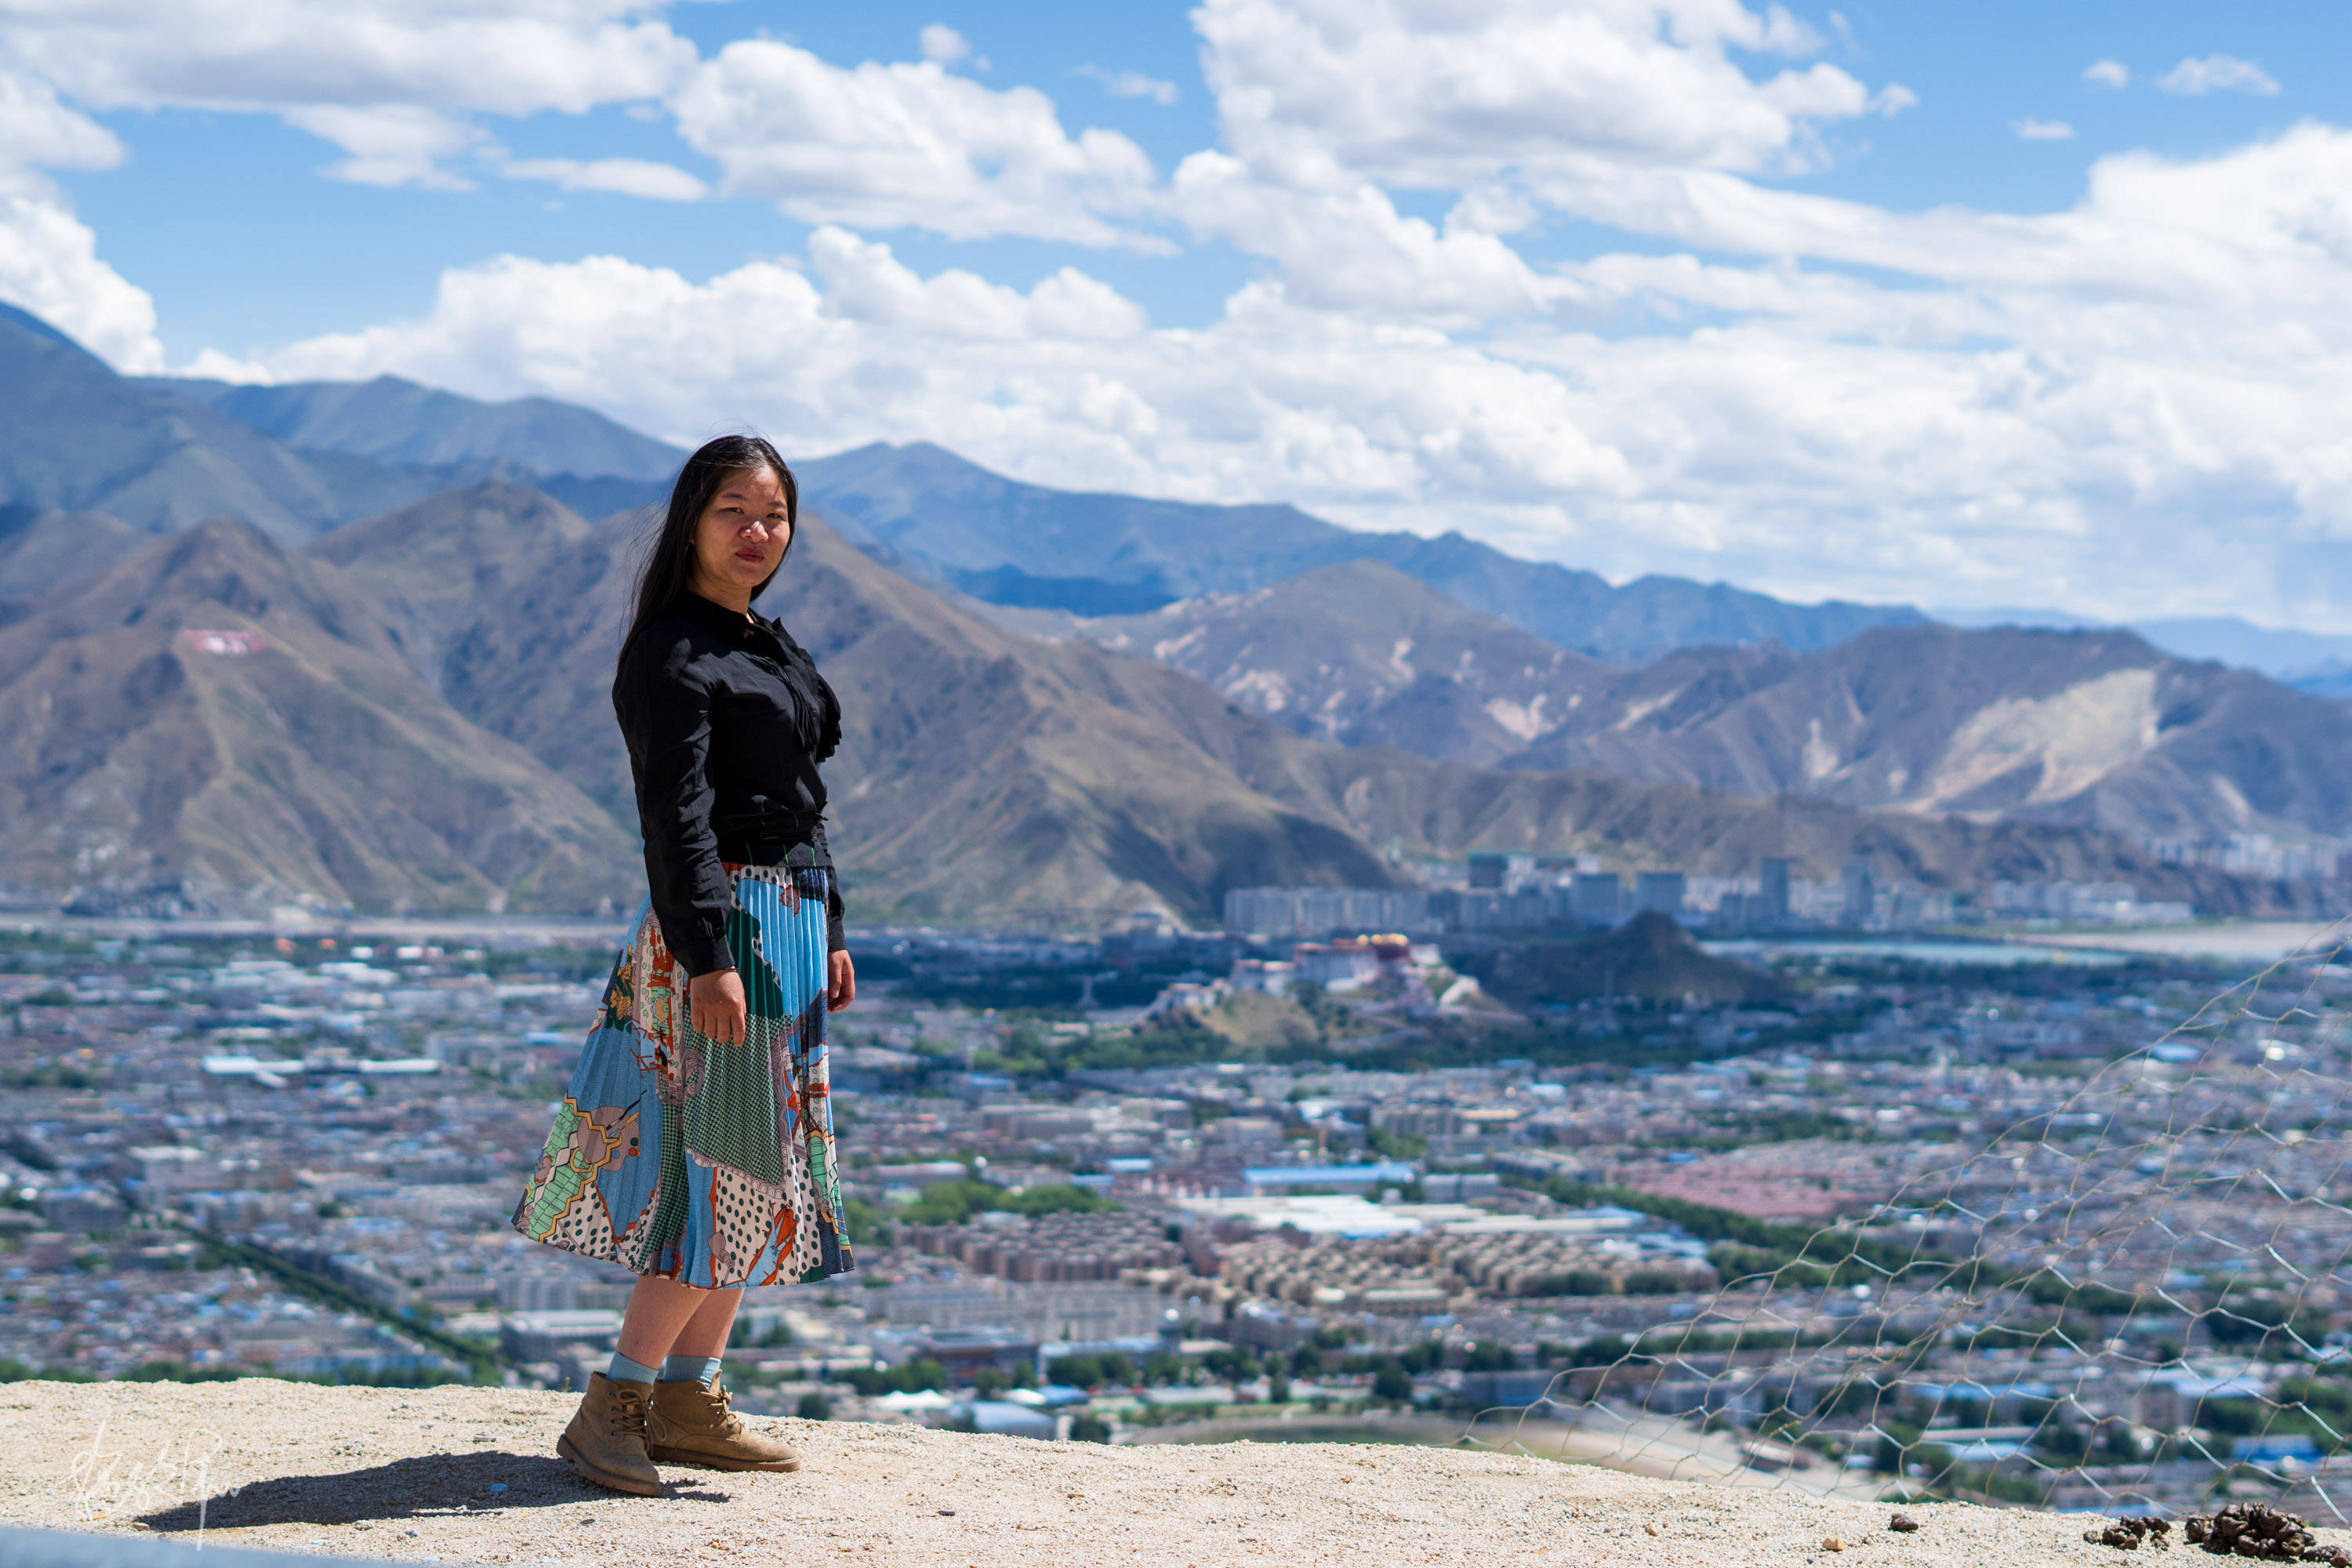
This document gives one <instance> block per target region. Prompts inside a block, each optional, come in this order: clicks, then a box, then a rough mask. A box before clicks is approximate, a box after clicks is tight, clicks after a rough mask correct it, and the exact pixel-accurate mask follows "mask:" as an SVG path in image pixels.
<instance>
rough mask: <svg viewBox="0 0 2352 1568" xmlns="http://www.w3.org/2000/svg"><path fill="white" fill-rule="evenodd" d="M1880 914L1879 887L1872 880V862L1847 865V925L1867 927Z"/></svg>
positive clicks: (1858, 861)
mask: <svg viewBox="0 0 2352 1568" xmlns="http://www.w3.org/2000/svg"><path fill="white" fill-rule="evenodd" d="M1877 913H1878V887H1877V884H1876V883H1874V882H1873V881H1872V880H1871V877H1870V862H1869V861H1867V860H1849V861H1847V862H1846V863H1845V910H1844V914H1845V923H1846V924H1847V925H1849V926H1866V925H1868V924H1869V923H1870V922H1871V921H1872V919H1873V918H1874V916H1876V914H1877Z"/></svg>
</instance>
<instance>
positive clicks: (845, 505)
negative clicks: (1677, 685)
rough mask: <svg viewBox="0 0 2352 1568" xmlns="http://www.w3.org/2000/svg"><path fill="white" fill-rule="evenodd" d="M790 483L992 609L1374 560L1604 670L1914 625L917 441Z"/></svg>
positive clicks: (1168, 591)
mask: <svg viewBox="0 0 2352 1568" xmlns="http://www.w3.org/2000/svg"><path fill="white" fill-rule="evenodd" d="M794 472H795V473H797V474H798V475H799V476H800V479H801V484H802V487H803V494H804V495H806V496H807V497H808V498H809V499H810V500H811V501H812V502H813V503H814V504H815V505H816V506H817V507H819V508H821V509H822V510H824V514H825V516H826V517H828V518H830V519H832V520H833V521H835V524H836V525H837V526H838V527H839V528H840V529H841V530H842V531H843V532H844V533H845V534H846V535H847V536H848V537H849V538H850V539H851V540H852V541H853V542H856V543H857V544H858V545H859V546H860V547H861V548H863V549H865V550H866V551H867V552H869V553H872V554H873V555H875V556H876V558H877V559H878V560H881V561H883V562H885V563H887V564H889V565H891V566H894V567H897V568H898V569H899V570H900V571H903V572H906V573H908V574H910V575H914V576H917V577H920V578H924V579H927V580H929V581H931V582H934V583H940V584H947V585H949V586H951V587H954V588H957V589H959V590H961V591H962V592H963V593H965V594H968V595H971V596H972V597H974V598H978V599H982V600H985V601H988V602H990V603H992V604H998V605H1018V606H1023V607H1028V608H1035V609H1048V610H1062V611H1067V612H1071V613H1073V614H1076V615H1083V616H1099V615H1109V614H1122V613H1131V612H1134V611H1139V610H1149V609H1153V608H1157V607H1159V606H1160V605H1165V604H1168V603H1169V602H1171V601H1172V600H1177V599H1183V598H1190V597H1192V596H1194V595H1202V594H1230V593H1247V592H1249V591H1251V590H1253V589H1258V588H1265V587H1270V586H1272V585H1273V584H1276V583H1279V582H1283V581H1285V580H1286V579H1288V578H1291V577H1295V576H1297V575H1298V574H1300V573H1303V572H1309V571H1312V570H1314V569H1315V568H1317V567H1320V566H1328V565H1334V564H1337V563H1340V562H1346V561H1379V562H1384V563H1387V564H1389V565H1391V566H1393V567H1395V568H1396V569H1397V570H1398V571H1400V572H1402V573H1403V574H1406V575H1407V576H1410V577H1412V578H1415V579H1417V580H1419V581H1420V582H1423V583H1425V584H1429V585H1430V586H1431V587H1433V588H1435V589H1436V590H1437V591H1438V592H1440V593H1442V594H1444V595H1448V596H1450V597H1452V598H1453V599H1454V600H1456V601H1458V602H1459V603H1461V604H1463V605H1468V606H1470V607H1472V608H1474V609H1479V610H1484V611H1486V612H1487V613H1488V614H1490V615H1495V616H1501V617H1502V618H1504V619H1505V620H1507V621H1510V622H1511V623H1513V624H1514V625H1516V626H1520V627H1521V628H1523V629H1525V630H1526V631H1528V632H1530V633H1532V634H1533V635H1535V636H1536V637H1541V638H1543V639H1544V640H1545V641H1547V642H1549V643H1552V644H1554V645H1555V646H1557V647H1563V648H1568V649H1570V650H1573V651H1576V652H1580V653H1583V654H1586V655H1588V656H1590V657H1591V658H1601V659H1607V660H1610V661H1612V662H1617V663H1638V662H1640V661H1642V660H1644V659H1648V658H1655V657H1656V656H1657V655H1659V654H1661V653H1664V652H1665V651H1667V650H1669V649H1671V648H1675V647H1689V646H1695V645H1701V644H1743V643H1753V642H1762V641H1766V640H1771V641H1778V642H1780V643H1783V644H1785V645H1787V646H1789V647H1797V648H1815V647H1828V646H1829V645H1831V644H1832V643H1836V642H1840V641H1843V639H1845V638H1847V637H1852V636H1853V635H1854V634H1855V633H1857V632H1860V631H1863V630H1864V629H1865V628H1867V627H1870V626H1901V625H1908V624H1911V623H1914V622H1917V621H1922V620H1924V619H1926V617H1925V616H1922V615H1921V614H1920V613H1919V612H1918V611H1917V610H1915V609H1912V608H1910V607H1908V606H1907V605H1850V604H1843V603H1840V602H1836V601H1832V602H1830V603H1828V604H1823V605H1790V604H1785V603H1783V602H1782V601H1780V600H1779V599H1774V598H1770V597H1768V596H1766V595H1762V594H1751V593H1748V592H1746V591H1745V590H1743V589H1738V588H1733V587H1730V586H1728V585H1727V584H1721V583H1714V584H1702V583H1694V582H1691V581H1689V580H1688V579H1686V578H1680V577H1643V578H1639V579H1637V580H1635V581H1633V582H1632V583H1628V584H1625V585H1624V586H1623V587H1622V588H1621V587H1615V586H1612V584H1610V583H1609V581H1608V579H1606V578H1604V577H1601V576H1600V575H1598V574H1594V573H1591V572H1580V571H1576V570H1574V569H1572V568H1570V567H1566V566H1559V565H1555V564H1551V563H1543V562H1533V561H1522V560H1519V559H1517V558H1516V557H1514V556H1509V555H1506V554H1504V553H1503V552H1501V551H1499V550H1496V549H1495V548H1493V547H1492V546H1491V545H1486V544H1481V543H1479V542H1476V541H1475V540H1472V539H1466V538H1465V537H1463V535H1461V534H1460V533H1457V532H1451V531H1449V532H1445V533H1441V534H1439V535H1437V536H1436V537H1434V538H1423V536H1421V535H1419V534H1414V533H1368V532H1363V531H1358V530H1355V529H1347V528H1341V527H1339V526H1338V525H1337V524H1334V523H1329V522H1326V521H1323V520H1321V519H1320V518H1316V517H1310V516H1308V515H1307V513H1305V512H1303V511H1300V510H1298V509H1297V508H1296V507H1292V506H1283V505H1259V506H1210V505H1203V504H1201V503H1198V502H1191V501H1173V500H1145V499H1143V498H1140V497H1137V496H1125V495H1113V494H1089V493H1086V492H1081V491H1072V490H1057V489H1046V488H1045V487H1043V486H1040V485H1027V484H1023V483H1021V482H1020V481H1018V480H1015V479H1006V478H1004V477H1003V476H1002V475H1000V474H992V473H991V472H989V471H988V470H987V469H986V468H981V467H980V466H979V465H978V464H976V463H971V462H967V461H966V460H964V459H963V458H959V457H957V456H956V455H955V454H954V453H952V452H950V451H947V450H944V449H943V448H941V447H934V446H930V445H929V444H928V443H923V442H915V443H911V444H909V445H906V446H898V447H893V446H887V445H880V444H877V445H875V446H870V447H859V448H858V449H857V450H856V451H852V452H843V453H840V454H838V455H836V456H834V457H829V458H813V459H809V460H807V461H803V462H795V464H794Z"/></svg>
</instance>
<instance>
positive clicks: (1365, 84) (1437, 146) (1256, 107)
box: [1194, 0, 1911, 186]
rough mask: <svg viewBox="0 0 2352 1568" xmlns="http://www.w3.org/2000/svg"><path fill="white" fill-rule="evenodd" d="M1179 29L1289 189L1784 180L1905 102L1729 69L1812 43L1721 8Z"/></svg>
mask: <svg viewBox="0 0 2352 1568" xmlns="http://www.w3.org/2000/svg"><path fill="white" fill-rule="evenodd" d="M1194 16H1195V20H1196V25H1197V26H1199V27H1200V29H1201V33H1202V39H1203V42H1204V49H1203V64H1204V68H1205V69H1206V72H1207V75H1208V78H1209V82H1210V86H1211V88H1212V89H1213V90H1214V91H1215V93H1216V94H1217V102H1218V116H1219V121H1220V124H1221V127H1222V129H1223V137H1224V141H1225V144H1226V148H1227V150H1228V151H1229V152H1230V153H1233V154H1234V156H1237V157H1239V158H1242V159H1243V160H1244V161H1246V162H1248V163H1250V164H1251V165H1252V166H1253V168H1255V170H1257V171H1258V172H1259V174H1261V176H1262V177H1265V178H1268V179H1272V180H1276V181H1278V182H1280V183H1283V184H1294V185H1299V186H1312V185H1338V184H1347V183H1349V182H1351V181H1352V180H1353V179H1355V178H1360V177H1363V176H1366V175H1370V176H1372V177H1376V178H1380V179H1383V180H1388V181H1393V182H1395V183H1398V184H1405V185H1422V186H1431V185H1434V186H1445V185H1466V184H1475V183H1477V182H1479V181H1481V180H1485V179H1491V178H1493V177H1494V176H1495V175H1496V174H1498V173H1500V172H1501V171H1504V170H1507V169H1511V168H1519V169H1524V170H1528V171H1531V172H1533V173H1535V174H1538V175H1540V174H1542V173H1543V172H1545V171H1547V170H1549V169H1552V168H1555V167H1575V168H1580V167H1586V166H1589V165H1591V164H1593V163H1615V164H1632V165H1653V164H1671V165H1688V166H1697V167H1708V168H1722V169H1737V170H1767V169H1780V168H1785V167H1790V166H1793V165H1801V164H1804V163H1810V162H1812V161H1814V159H1815V158H1816V157H1817V153H1816V150H1815V148H1814V146H1813V143H1812V138H1813V135H1814V133H1815V132H1816V130H1817V128H1818V125H1819V123H1822V122H1827V121H1837V120H1843V119H1851V118H1853V117H1855V116H1858V115H1862V114H1865V113H1870V112H1873V111H1880V112H1884V111H1886V110H1894V109H1899V108H1901V107H1902V106H1903V105H1904V104H1906V103H1907V102H1909V101H1911V99H1910V95H1909V94H1908V93H1907V92H1906V93H1903V94H1901V95H1900V96H1884V95H1874V94H1873V93H1872V92H1871V91H1870V89H1867V88H1865V87H1864V85H1863V83H1861V82H1860V81H1858V80H1856V79H1854V78H1853V77H1852V76H1850V75H1849V74H1847V73H1846V72H1845V71H1843V70H1842V69H1840V68H1837V67H1835V66H1831V65H1827V64H1815V65H1813V66H1811V67H1807V68H1784V69H1780V70H1778V71H1772V72H1770V74H1765V75H1762V76H1761V78H1760V79H1759V78H1756V77H1751V76H1750V75H1749V74H1748V71H1747V70H1745V69H1743V68H1742V65H1741V63H1740V61H1739V59H1738V58H1735V57H1736V56H1740V55H1746V56H1749V57H1761V56H1764V55H1768V54H1788V53H1801V52H1803V51H1804V50H1806V49H1809V48H1810V47H1812V46H1813V45H1814V44H1815V43H1816V42H1817V40H1815V39H1813V38H1812V37H1811V35H1810V33H1808V32H1807V31H1805V30H1804V29H1803V28H1802V27H1801V26H1799V25H1798V24H1796V23H1795V22H1793V21H1792V20H1791V19H1790V18H1789V17H1788V16H1787V15H1786V14H1785V13H1784V12H1781V11H1780V10H1779V9H1778V8H1777V7H1775V8H1773V9H1772V10H1770V11H1767V12H1764V13H1758V12H1755V11H1751V10H1749V9H1748V8H1747V7H1746V6H1744V5H1738V4H1732V3H1728V0H1583V3H1582V4H1574V5H1560V4H1555V3H1552V0H1466V3H1464V4H1459V5H1444V6H1433V5H1416V4H1412V3H1410V0H1205V3H1204V4H1203V5H1202V6H1201V8H1200V9H1199V10H1198V11H1196V12H1195V13H1194Z"/></svg>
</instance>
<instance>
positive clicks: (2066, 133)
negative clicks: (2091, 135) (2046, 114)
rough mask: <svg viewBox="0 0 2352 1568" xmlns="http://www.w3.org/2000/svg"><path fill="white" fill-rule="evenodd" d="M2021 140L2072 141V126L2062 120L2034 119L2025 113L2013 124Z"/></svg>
mask: <svg viewBox="0 0 2352 1568" xmlns="http://www.w3.org/2000/svg"><path fill="white" fill-rule="evenodd" d="M2015 130H2016V132H2017V137H2018V140H2019V141H2021V142H2072V141H2073V140H2074V127H2073V126H2071V125H2069V124H2067V123H2066V122H2065V121H2063V120H2036V119H2034V118H2033V117H2032V115H2030V114H2029V115H2027V116H2026V117H2025V118H2024V119H2022V120H2021V121H2018V122H2017V124H2016V126H2015Z"/></svg>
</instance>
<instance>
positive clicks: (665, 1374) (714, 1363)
mask: <svg viewBox="0 0 2352 1568" xmlns="http://www.w3.org/2000/svg"><path fill="white" fill-rule="evenodd" d="M718 1375H719V1357H717V1356H715V1355H674V1356H672V1357H670V1358H669V1359H668V1360H667V1361H665V1362H663V1363H662V1364H661V1380H662V1381H663V1382H664V1383H700V1384H708V1383H709V1381H710V1380H711V1379H712V1378H714V1377H717V1376H718Z"/></svg>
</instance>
